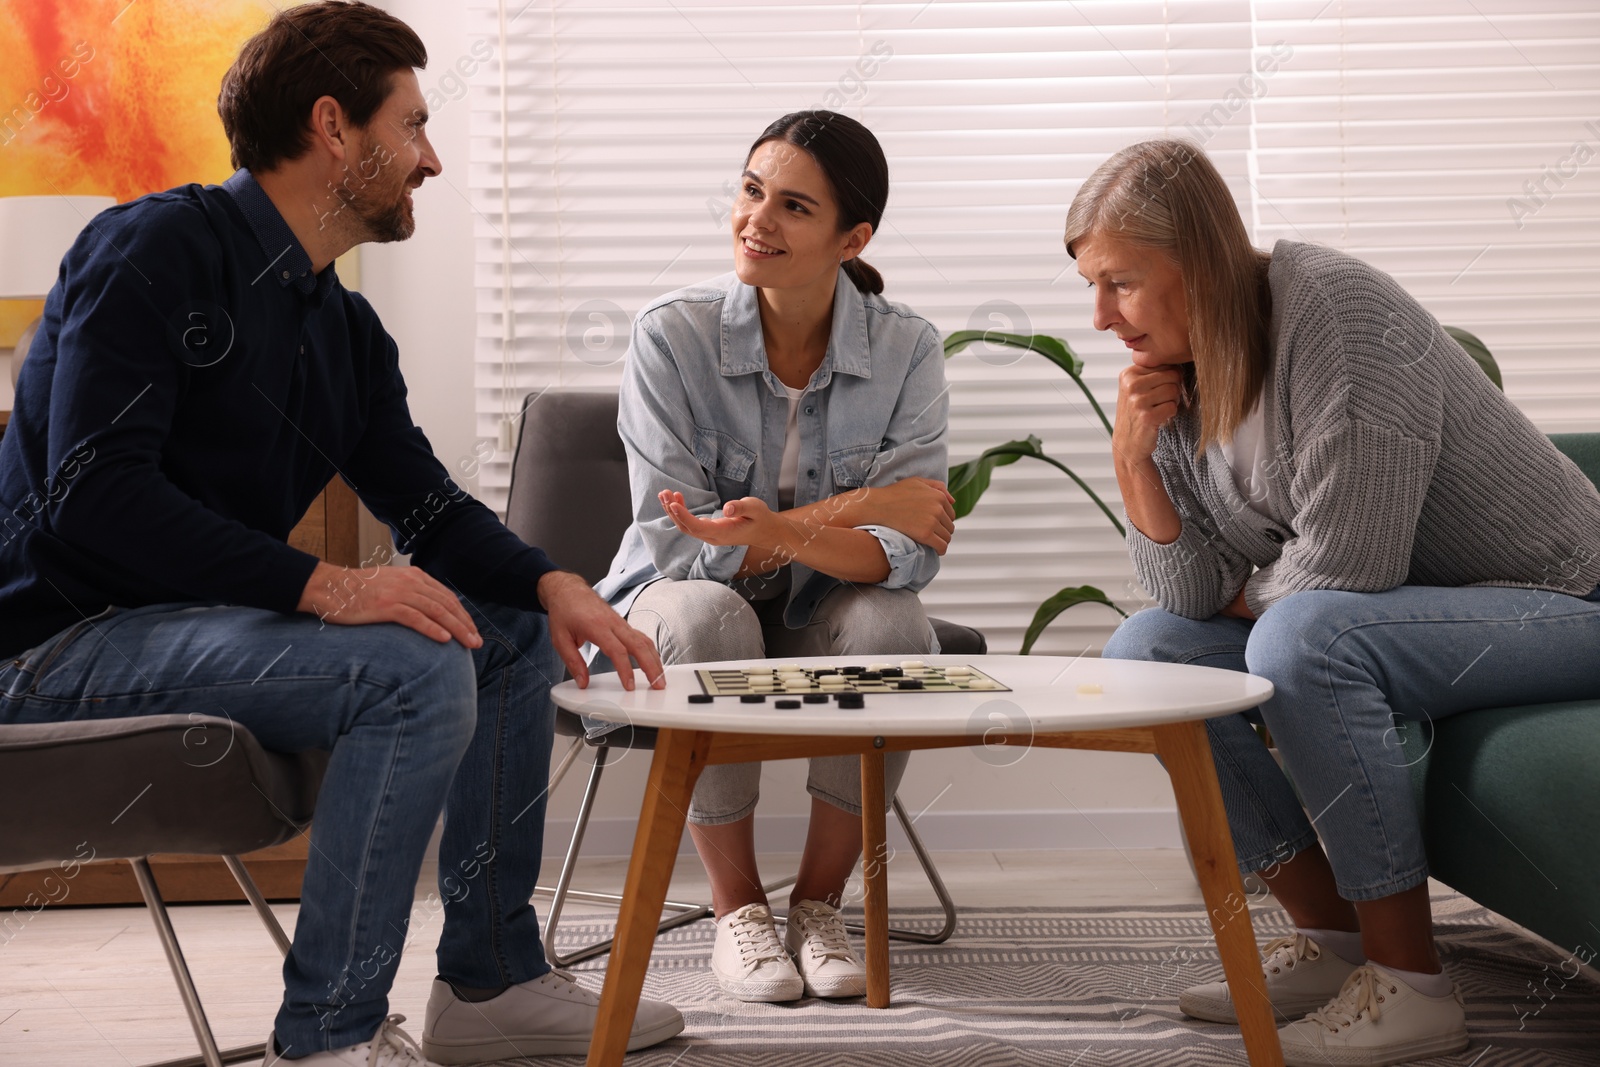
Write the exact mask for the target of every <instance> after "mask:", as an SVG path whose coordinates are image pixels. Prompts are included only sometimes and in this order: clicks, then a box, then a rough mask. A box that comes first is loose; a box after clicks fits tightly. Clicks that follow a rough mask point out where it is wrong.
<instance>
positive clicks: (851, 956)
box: [783, 900, 867, 997]
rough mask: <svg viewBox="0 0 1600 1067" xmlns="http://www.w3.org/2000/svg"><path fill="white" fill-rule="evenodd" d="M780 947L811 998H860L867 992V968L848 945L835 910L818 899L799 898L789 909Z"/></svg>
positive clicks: (848, 941)
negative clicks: (790, 956)
mask: <svg viewBox="0 0 1600 1067" xmlns="http://www.w3.org/2000/svg"><path fill="white" fill-rule="evenodd" d="M783 943H784V947H785V948H787V949H788V950H789V952H790V954H791V955H793V956H794V964H795V968H796V969H797V970H798V971H799V972H800V977H801V979H802V980H803V981H804V982H805V990H806V992H807V993H810V994H811V995H812V996H814V997H861V996H866V993H867V968H866V966H865V965H864V964H863V963H862V962H861V957H859V956H857V955H856V954H855V951H854V950H853V949H852V948H851V947H850V935H849V932H848V931H846V930H845V928H844V919H842V918H841V917H840V916H839V909H838V908H834V907H831V906H829V905H828V904H825V903H823V902H822V901H820V900H802V901H801V902H800V903H798V904H796V905H795V906H794V907H792V908H790V909H789V922H788V925H787V927H786V928H785V929H784V932H783Z"/></svg>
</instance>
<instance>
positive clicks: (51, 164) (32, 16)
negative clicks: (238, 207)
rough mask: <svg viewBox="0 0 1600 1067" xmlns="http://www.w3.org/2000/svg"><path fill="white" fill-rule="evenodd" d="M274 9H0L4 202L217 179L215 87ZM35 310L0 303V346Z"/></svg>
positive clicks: (93, 5) (167, 4) (229, 3)
mask: <svg viewBox="0 0 1600 1067" xmlns="http://www.w3.org/2000/svg"><path fill="white" fill-rule="evenodd" d="M274 10H275V8H274V7H273V6H272V5H271V4H270V3H268V2H267V0H48V2H46V0H0V43H3V46H4V56H5V61H4V62H3V63H0V196H27V195H36V196H48V195H50V194H52V193H56V194H61V195H72V194H77V195H100V196H114V197H116V198H117V199H118V200H119V201H123V200H132V199H133V198H134V197H137V196H142V195H143V194H145V193H149V192H155V191H156V190H160V189H169V188H171V187H172V186H175V185H182V184H184V183H185V182H220V181H222V180H223V179H225V178H226V177H227V176H228V175H229V174H231V173H233V168H232V167H231V166H230V165H229V163H228V143H227V140H226V139H225V138H224V137H223V134H222V122H221V120H220V119H218V118H217V88H218V86H219V85H220V83H221V81H222V75H223V73H224V72H226V71H227V69H228V67H229V66H230V65H232V63H233V59H234V56H235V55H237V54H238V51H239V46H240V45H241V44H243V43H244V41H245V40H246V39H247V38H248V37H250V35H251V34H253V33H255V32H256V31H258V30H260V29H261V28H262V27H263V26H265V25H266V23H267V20H268V19H269V18H271V17H272V14H273V11H274ZM0 254H4V250H3V249H0ZM39 312H40V304H38V303H37V302H22V301H0V348H4V347H9V346H10V345H12V344H14V343H15V342H16V337H17V334H19V333H20V332H21V330H22V328H23V327H24V326H25V325H26V324H27V323H28V322H31V321H33V319H34V318H36V317H37V316H38V314H39Z"/></svg>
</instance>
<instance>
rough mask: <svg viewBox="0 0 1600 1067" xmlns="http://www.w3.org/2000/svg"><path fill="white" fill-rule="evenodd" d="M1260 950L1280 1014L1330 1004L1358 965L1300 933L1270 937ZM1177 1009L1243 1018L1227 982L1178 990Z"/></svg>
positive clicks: (1213, 1018)
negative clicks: (1236, 1007)
mask: <svg viewBox="0 0 1600 1067" xmlns="http://www.w3.org/2000/svg"><path fill="white" fill-rule="evenodd" d="M1261 955H1262V959H1261V972H1262V974H1264V975H1265V976H1266V979H1267V996H1268V997H1270V998H1271V999H1272V1013H1273V1014H1274V1015H1275V1016H1277V1017H1278V1018H1279V1019H1298V1018H1300V1017H1301V1016H1302V1015H1304V1014H1305V1013H1306V1012H1308V1011H1316V1010H1317V1009H1318V1008H1320V1007H1322V1006H1323V1005H1324V1004H1327V1003H1328V1001H1330V1000H1332V999H1333V998H1334V997H1335V996H1337V995H1338V994H1339V990H1340V989H1343V988H1344V981H1345V979H1346V978H1348V977H1350V974H1351V972H1352V971H1354V970H1355V969H1356V964H1354V963H1351V962H1349V961H1348V960H1346V959H1344V958H1343V957H1341V956H1339V955H1338V954H1337V953H1335V952H1332V951H1330V950H1328V949H1325V948H1323V947H1322V946H1321V945H1318V944H1317V943H1316V942H1315V941H1313V940H1312V939H1311V938H1309V937H1307V936H1306V935H1305V934H1300V933H1296V934H1291V935H1289V936H1288V937H1280V938H1277V939H1276V940H1273V941H1269V942H1267V947H1266V948H1265V949H1263V950H1262V954H1261ZM1178 1010H1179V1011H1181V1012H1183V1013H1184V1014H1185V1015H1187V1016H1189V1017H1190V1018H1193V1019H1205V1020H1206V1021H1207V1022H1213V1023H1234V1024H1237V1023H1238V1022H1239V1017H1238V1016H1237V1015H1235V1014H1234V1011H1233V998H1232V997H1231V996H1229V995H1228V983H1227V982H1207V983H1206V984H1205V985H1197V986H1190V987H1189V988H1188V989H1185V990H1184V991H1183V992H1182V993H1179V994H1178Z"/></svg>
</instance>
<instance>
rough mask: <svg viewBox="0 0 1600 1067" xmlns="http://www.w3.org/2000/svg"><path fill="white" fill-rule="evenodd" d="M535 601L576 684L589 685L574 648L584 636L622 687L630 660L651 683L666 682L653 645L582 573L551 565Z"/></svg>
mask: <svg viewBox="0 0 1600 1067" xmlns="http://www.w3.org/2000/svg"><path fill="white" fill-rule="evenodd" d="M539 601H540V603H542V604H544V609H545V611H546V612H548V613H549V615H550V642H551V644H552V645H554V646H555V650H556V654H557V655H558V656H560V657H561V662H563V663H565V664H566V665H567V670H569V671H571V672H572V677H573V679H574V680H576V681H577V683H578V687H579V688H580V689H582V688H586V687H587V686H588V685H589V665H588V664H587V663H585V662H584V661H583V656H582V655H581V654H579V652H578V649H579V648H581V647H582V646H583V644H584V643H585V642H588V641H592V642H594V644H595V646H596V647H597V648H599V649H600V651H601V652H604V653H605V654H606V658H607V659H609V660H611V662H612V664H613V665H614V666H615V667H616V668H617V676H618V677H619V678H620V679H621V681H622V688H624V689H628V690H631V689H633V668H632V666H631V665H630V664H633V663H637V664H638V665H639V669H640V670H641V671H643V672H644V676H645V678H647V679H648V680H649V682H650V688H652V689H663V688H665V687H666V684H667V679H666V674H665V672H664V669H663V668H662V666H661V657H660V656H659V655H657V654H656V646H655V645H654V644H653V643H652V642H651V641H650V639H649V638H648V637H646V636H645V635H644V634H642V633H640V632H639V631H638V630H635V629H634V628H633V627H632V626H629V625H628V622H627V620H626V619H624V618H623V617H622V616H621V615H618V614H617V613H616V611H615V610H614V609H613V608H612V607H611V605H610V604H607V603H606V602H605V601H604V600H601V599H600V597H599V596H598V595H597V594H596V593H595V591H594V590H593V589H590V588H589V584H588V583H587V582H585V581H584V580H583V579H582V578H580V577H578V576H577V575H576V574H573V573H571V572H570V571H551V572H550V573H549V574H546V575H545V576H544V577H543V578H540V579H539Z"/></svg>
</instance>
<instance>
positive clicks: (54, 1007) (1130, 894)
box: [0, 850, 1200, 1067]
mask: <svg viewBox="0 0 1600 1067" xmlns="http://www.w3.org/2000/svg"><path fill="white" fill-rule="evenodd" d="M903 855H904V859H902V860H900V861H898V862H896V863H893V864H891V866H890V873H889V886H890V890H889V898H890V901H891V904H894V903H898V904H902V905H931V904H934V903H936V902H935V900H934V898H933V894H932V891H931V890H929V889H928V886H927V883H926V881H924V880H923V879H922V875H921V871H920V870H919V869H918V867H917V865H916V863H915V861H914V860H913V859H912V858H911V857H910V855H909V854H908V853H906V854H903ZM796 859H797V857H794V856H783V855H773V856H765V857H763V861H762V875H763V876H764V877H765V878H767V879H768V880H771V879H776V878H778V877H781V876H783V875H786V874H789V873H792V871H793V865H794V863H795V861H796ZM935 861H936V863H937V864H938V866H939V870H940V871H941V873H942V874H943V875H944V878H945V881H946V883H947V884H948V885H949V887H950V891H951V893H952V895H953V896H954V897H955V900H956V904H957V906H958V907H960V906H962V905H966V906H968V907H980V906H981V907H1030V906H1038V905H1059V904H1076V905H1085V906H1088V905H1098V904H1105V905H1112V904H1124V905H1128V904H1132V905H1137V904H1153V903H1164V904H1177V903H1186V902H1198V901H1199V900H1200V894H1199V890H1198V889H1197V888H1196V886H1195V883H1194V880H1193V878H1192V877H1191V876H1190V874H1189V869H1188V866H1187V865H1186V863H1185V860H1184V856H1183V853H1182V852H1181V851H1178V850H1153V851H1136V852H1118V851H1114V850H1105V851H1072V852H947V853H937V854H936V855H935ZM625 862H626V861H625V860H622V859H602V860H596V861H593V862H588V863H585V864H584V865H582V867H581V872H580V876H579V879H578V885H579V886H580V887H581V888H595V889H601V890H603V891H605V890H608V891H612V892H615V891H616V889H617V888H618V887H620V886H621V884H622V880H623V874H624V867H625ZM558 867H559V861H558V860H556V859H550V860H547V861H546V864H545V871H546V875H547V877H548V878H550V879H551V880H553V878H554V873H555V871H556V870H557V869H558ZM432 889H433V881H432V873H431V872H425V877H424V879H423V881H422V883H421V888H420V892H419V894H418V900H419V902H422V901H425V900H426V899H427V894H428V893H429V892H430V891H431V890H432ZM706 896H707V890H706V883H705V874H704V872H703V871H702V870H701V869H700V865H699V864H698V863H697V862H695V861H694V860H693V859H692V858H685V859H682V860H680V861H679V863H678V869H677V877H675V878H674V879H673V883H672V891H671V899H675V900H703V899H706ZM782 899H786V898H782ZM275 910H276V911H277V913H278V917H279V921H280V922H282V923H283V924H284V926H285V928H287V929H290V930H291V931H292V929H293V924H294V918H295V913H296V908H295V907H293V906H287V905H280V906H277V907H276V908H275ZM573 910H574V911H575V912H579V913H581V909H579V908H577V907H576V906H574V909H573ZM540 912H541V914H543V908H541V909H540ZM172 913H173V925H174V926H175V927H176V929H177V932H178V938H179V940H180V942H181V943H182V945H183V948H184V952H185V953H186V955H187V956H188V959H189V965H190V968H191V969H192V970H193V972H194V974H195V981H196V984H197V985H198V986H199V987H200V996H201V1000H202V1001H203V1002H204V1004H205V1007H206V1011H207V1013H208V1014H209V1015H210V1017H211V1023H212V1026H213V1028H214V1029H215V1030H216V1032H217V1038H218V1040H219V1041H220V1042H221V1043H222V1044H223V1045H224V1046H225V1047H226V1046H229V1045H243V1044H250V1043H253V1042H258V1041H261V1040H262V1039H263V1038H264V1037H265V1035H266V1033H267V1030H268V1028H269V1027H270V1026H271V1023H272V1017H273V1013H274V1012H275V1011H276V1010H277V1003H278V997H279V995H280V993H281V990H282V985H281V979H280V974H279V968H280V963H281V961H280V957H279V956H278V952H277V950H276V948H274V947H273V944H272V942H271V941H270V940H269V939H268V937H267V935H266V932H265V931H264V930H263V929H262V927H261V924H260V922H259V921H258V920H257V919H256V917H255V915H254V914H252V913H251V912H250V910H249V909H248V908H246V907H244V906H243V905H240V906H232V905H186V906H175V907H173V909H172ZM413 914H414V916H415V917H416V918H414V920H413V929H412V939H411V947H410V949H409V950H408V952H407V954H406V956H405V957H404V959H403V961H402V963H401V966H400V972H399V977H398V978H397V980H396V983H395V988H394V992H393V994H392V996H391V998H390V1005H391V1006H390V1010H391V1011H394V1012H399V1013H401V1014H403V1015H406V1016H408V1017H409V1019H410V1021H409V1022H408V1023H407V1026H406V1029H408V1030H409V1031H410V1032H411V1034H412V1036H413V1037H420V1035H421V1033H422V1013H423V1007H424V1005H425V1004H426V1002H427V997H428V987H429V983H430V982H431V981H432V979H433V976H434V960H433V946H434V943H435V942H436V940H437V938H438V924H439V920H438V917H437V915H436V914H435V913H434V911H433V910H432V909H429V908H427V907H420V906H419V907H418V908H417V909H416V910H415V911H414V913H413ZM194 1052H195V1045H194V1039H193V1035H192V1032H191V1031H190V1029H189V1024H188V1021H187V1018H186V1016H185V1015H184V1012H183V1007H182V1003H181V1002H180V1001H179V999H178V993H177V988H176V986H175V985H174V984H173V982H172V977H171V974H170V972H169V971H168V970H167V965H166V958H165V957H164V956H163V955H162V952H161V946H160V943H159V942H158V941H157V940H156V935H155V930H154V928H153V926H152V925H151V922H150V919H149V916H148V915H147V914H146V912H145V910H144V909H143V908H131V907H129V908H65V907H63V908H46V909H45V910H43V911H41V912H39V913H37V915H35V917H34V918H33V919H32V920H31V921H30V922H29V923H28V924H27V926H26V927H25V928H23V929H22V930H20V931H18V932H17V933H16V935H15V936H14V937H13V938H12V939H11V940H10V941H9V942H8V943H4V944H0V1067H24V1065H26V1067H40V1065H45V1064H48V1065H50V1067H80V1065H81V1067H90V1065H93V1067H107V1065H130V1067H131V1065H137V1064H142V1063H148V1062H150V1061H153V1060H162V1059H168V1058H173V1057H177V1056H184V1055H192V1054H193V1053H194Z"/></svg>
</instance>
